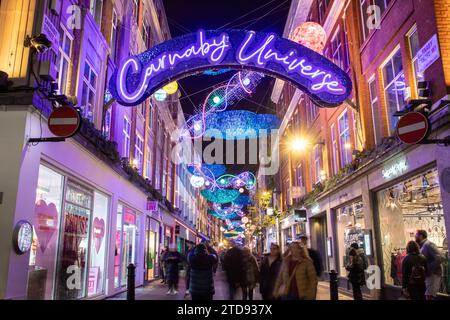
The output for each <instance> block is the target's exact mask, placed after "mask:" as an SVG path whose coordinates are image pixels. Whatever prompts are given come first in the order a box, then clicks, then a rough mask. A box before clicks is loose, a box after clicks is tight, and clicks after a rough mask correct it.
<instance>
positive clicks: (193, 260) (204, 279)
mask: <svg viewBox="0 0 450 320" xmlns="http://www.w3.org/2000/svg"><path fill="white" fill-rule="evenodd" d="M188 261H189V264H190V266H191V272H190V278H189V290H190V293H191V297H192V300H212V299H213V296H214V293H215V292H214V279H213V268H214V266H215V265H216V264H217V256H216V255H214V254H211V253H209V252H208V249H207V247H206V245H205V244H203V243H200V244H198V245H197V246H196V247H195V248H194V249H192V250H191V251H190V253H189V255H188Z"/></svg>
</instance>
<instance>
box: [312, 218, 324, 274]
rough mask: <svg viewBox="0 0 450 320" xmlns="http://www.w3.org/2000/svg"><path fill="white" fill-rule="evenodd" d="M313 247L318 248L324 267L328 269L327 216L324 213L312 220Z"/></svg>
mask: <svg viewBox="0 0 450 320" xmlns="http://www.w3.org/2000/svg"><path fill="white" fill-rule="evenodd" d="M310 221H311V225H310V227H311V247H312V248H313V249H316V250H317V251H318V252H319V254H320V258H321V259H322V263H323V269H324V270H328V259H327V237H328V232H327V216H326V215H325V214H323V215H322V216H319V217H314V218H312V219H311V220H310Z"/></svg>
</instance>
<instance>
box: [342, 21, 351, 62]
mask: <svg viewBox="0 0 450 320" xmlns="http://www.w3.org/2000/svg"><path fill="white" fill-rule="evenodd" d="M343 25H344V70H348V69H349V68H350V51H349V47H348V32H347V26H346V24H345V20H344V21H343Z"/></svg>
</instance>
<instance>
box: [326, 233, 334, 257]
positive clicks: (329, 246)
mask: <svg viewBox="0 0 450 320" xmlns="http://www.w3.org/2000/svg"><path fill="white" fill-rule="evenodd" d="M327 256H328V257H332V256H333V241H332V238H331V237H328V238H327Z"/></svg>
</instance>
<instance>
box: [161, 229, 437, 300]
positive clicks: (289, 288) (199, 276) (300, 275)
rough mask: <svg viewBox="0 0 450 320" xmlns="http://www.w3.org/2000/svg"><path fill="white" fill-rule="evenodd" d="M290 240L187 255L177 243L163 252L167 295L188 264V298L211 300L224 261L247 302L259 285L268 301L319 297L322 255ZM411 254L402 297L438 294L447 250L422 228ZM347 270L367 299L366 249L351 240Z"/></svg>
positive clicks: (231, 283) (199, 249)
mask: <svg viewBox="0 0 450 320" xmlns="http://www.w3.org/2000/svg"><path fill="white" fill-rule="evenodd" d="M299 240H300V241H294V242H292V243H290V244H289V246H288V248H287V250H286V251H285V252H284V253H282V252H281V248H280V246H279V245H278V244H276V243H272V244H271V245H270V251H269V252H268V253H267V254H266V255H264V256H258V255H257V254H255V253H252V251H251V250H250V249H249V248H248V247H243V248H241V247H239V246H237V245H236V244H233V245H232V247H231V248H230V249H228V250H226V251H225V250H222V251H221V252H220V253H219V254H218V253H217V252H216V250H215V249H214V248H213V247H212V246H211V245H210V244H209V242H207V241H204V242H202V243H200V244H198V245H196V246H193V245H189V246H188V247H187V249H186V255H185V257H183V256H182V255H181V254H180V253H179V252H178V251H177V249H176V247H175V246H174V245H171V246H169V247H166V248H164V249H163V250H162V251H161V255H160V257H161V266H160V268H161V269H160V274H161V277H162V282H163V283H166V284H167V285H168V288H169V291H168V292H167V294H177V293H178V279H179V271H180V270H179V266H180V264H181V263H182V262H185V263H186V278H185V281H186V293H185V298H188V297H189V296H190V297H191V299H192V300H212V299H213V296H214V293H215V289H214V274H215V273H216V270H217V267H218V265H219V264H220V265H221V266H222V270H223V271H224V272H225V274H226V278H227V282H228V293H229V295H228V298H229V299H230V300H234V299H235V298H236V296H237V295H238V293H239V292H240V293H241V299H242V300H253V297H254V291H255V288H256V287H257V286H258V285H259V291H260V293H261V295H262V298H263V300H275V299H279V300H315V299H316V296H317V286H318V281H319V279H320V278H321V275H322V273H323V264H322V259H321V256H320V254H319V253H318V252H317V251H316V250H314V249H311V248H308V243H307V242H308V238H307V237H306V236H305V235H302V236H301V237H300V239H299ZM406 251H407V256H406V257H405V258H404V259H403V262H402V275H403V276H402V296H403V298H405V299H412V300H424V299H428V300H429V299H433V298H435V297H436V294H437V292H438V291H439V287H440V284H441V278H442V264H443V262H444V261H445V256H444V254H443V253H442V252H441V251H440V250H439V248H438V247H437V246H436V245H435V244H434V243H432V242H431V241H429V240H428V239H427V232H426V231H425V230H418V231H417V233H416V238H415V241H410V242H408V244H407V247H406ZM347 255H348V258H347V262H346V265H345V269H346V270H347V272H348V280H349V282H350V283H351V285H352V290H353V297H354V299H355V300H362V299H363V294H362V287H363V286H364V285H366V270H367V268H368V266H369V261H368V258H367V257H366V255H365V253H364V250H363V249H362V248H361V247H360V246H359V245H358V244H357V243H352V244H351V245H350V247H349V248H348V253H347Z"/></svg>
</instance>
